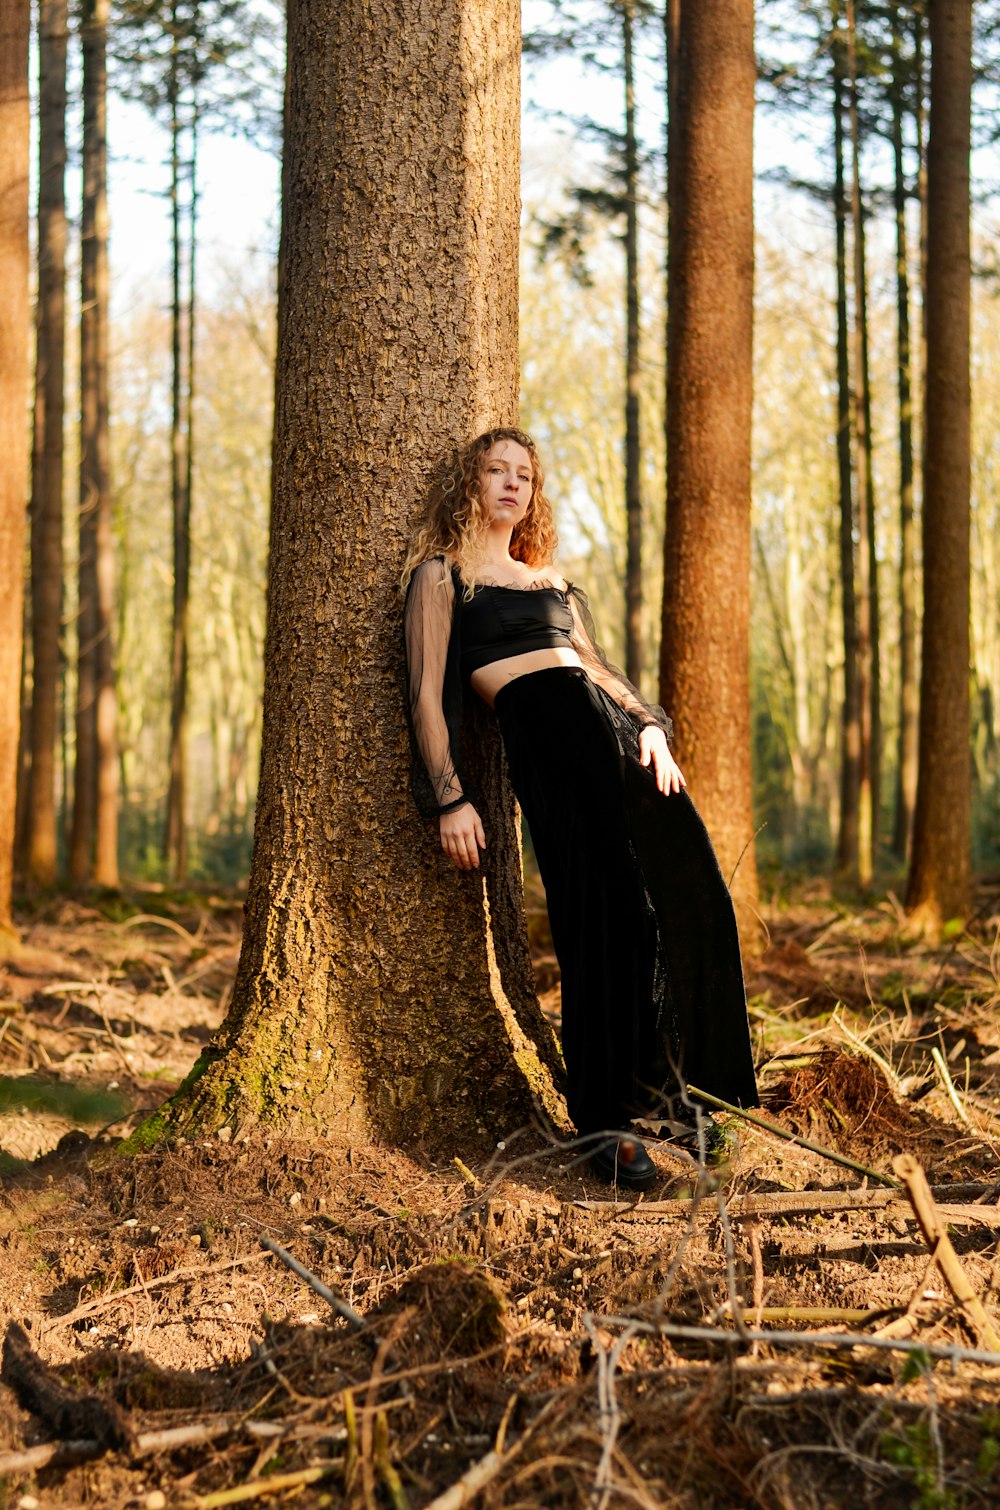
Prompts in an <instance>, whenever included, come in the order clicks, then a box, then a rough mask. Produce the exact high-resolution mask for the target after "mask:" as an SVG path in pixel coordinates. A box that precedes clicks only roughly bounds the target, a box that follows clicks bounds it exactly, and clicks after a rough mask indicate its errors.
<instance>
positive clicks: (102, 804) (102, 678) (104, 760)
mask: <svg viewBox="0 0 1000 1510" xmlns="http://www.w3.org/2000/svg"><path fill="white" fill-rule="evenodd" d="M89 3H90V4H92V6H93V11H92V16H93V20H92V24H91V27H90V30H89V33H88V32H85V34H84V62H83V66H84V76H85V78H86V74H87V70H88V66H89V68H90V71H91V73H92V75H93V79H94V86H93V91H92V99H93V110H94V121H93V132H92V153H93V174H94V178H95V180H96V184H95V190H94V236H93V241H94V246H93V258H94V276H93V285H94V336H93V341H94V389H95V393H96V399H97V413H96V435H95V441H94V458H95V464H96V466H95V469H96V481H97V484H98V486H97V519H96V530H95V539H94V548H95V564H96V574H95V575H96V583H95V588H96V592H95V603H96V610H97V612H96V623H95V631H96V643H95V647H94V648H95V668H94V669H95V682H96V693H97V720H96V723H97V728H96V736H97V810H96V814H95V824H94V884H95V885H97V886H105V887H109V888H114V887H117V886H118V885H119V884H120V880H119V875H118V689H117V685H116V678H115V636H114V621H115V545H114V505H113V500H112V496H111V465H110V435H109V421H108V313H109V297H110V288H109V280H108V199H107V178H108V154H107V30H108V19H109V14H110V7H109V0H89ZM85 132H86V125H85Z"/></svg>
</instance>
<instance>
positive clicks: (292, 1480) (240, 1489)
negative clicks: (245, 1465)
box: [195, 1463, 342, 1510]
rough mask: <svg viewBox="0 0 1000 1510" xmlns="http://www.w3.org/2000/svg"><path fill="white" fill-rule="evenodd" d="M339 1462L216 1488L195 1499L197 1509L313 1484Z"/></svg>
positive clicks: (234, 1502)
mask: <svg viewBox="0 0 1000 1510" xmlns="http://www.w3.org/2000/svg"><path fill="white" fill-rule="evenodd" d="M341 1466H342V1465H341V1464H340V1463H318V1464H317V1465H316V1466H315V1467H314V1468H300V1469H299V1470H298V1472H297V1473H273V1474H271V1476H270V1478H266V1479H253V1480H252V1481H251V1482H250V1483H249V1484H237V1485H236V1486H235V1488H233V1489H217V1490H216V1491H215V1493H214V1494H204V1495H202V1496H201V1497H200V1498H199V1499H196V1500H195V1504H196V1505H197V1506H198V1510H217V1507H219V1506H222V1505H239V1504H242V1503H243V1501H245V1500H257V1499H263V1497H264V1495H265V1494H280V1493H281V1491H282V1490H283V1489H301V1488H302V1487H303V1486H304V1485H305V1484H315V1483H317V1482H318V1481H319V1480H320V1479H325V1478H326V1477H327V1476H328V1475H329V1474H331V1473H336V1472H337V1471H338V1470H339V1469H340V1468H341Z"/></svg>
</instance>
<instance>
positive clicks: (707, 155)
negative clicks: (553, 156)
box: [660, 0, 757, 940]
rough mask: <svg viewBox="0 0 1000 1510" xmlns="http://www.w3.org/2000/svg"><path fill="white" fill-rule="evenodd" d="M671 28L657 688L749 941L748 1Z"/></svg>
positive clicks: (696, 6) (691, 2) (696, 12)
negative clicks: (673, 73) (664, 432)
mask: <svg viewBox="0 0 1000 1510" xmlns="http://www.w3.org/2000/svg"><path fill="white" fill-rule="evenodd" d="M678 42H679V46H678V48H677V56H676V60H671V61H672V62H673V61H675V67H676V86H675V85H674V83H671V84H670V103H671V107H672V108H671V113H670V121H669V133H670V147H669V214H670V237H669V248H668V288H667V298H668V311H667V526H666V537H665V546H664V581H663V640H662V651H661V663H660V695H661V700H662V702H663V704H664V706H665V707H666V709H667V711H668V712H669V713H670V714H671V715H672V716H673V719H674V722H675V727H676V731H677V744H678V751H677V753H678V756H679V759H680V763H681V765H682V766H683V768H684V770H685V773H686V775H687V778H688V781H689V783H690V788H691V793H692V796H693V797H694V799H695V801H696V802H697V804H698V806H699V808H700V810H701V812H702V814H703V816H704V818H705V822H706V823H707V825H708V829H709V832H710V833H711V835H712V838H713V840H714V842H715V845H716V848H717V851H718V854H719V860H720V863H721V865H722V869H723V873H724V874H725V876H726V878H727V880H728V879H729V878H730V877H732V876H733V875H734V872H735V873H736V874H735V880H734V882H733V891H734V897H735V899H736V901H737V909H738V916H739V918H740V924H741V933H742V934H743V936H744V938H745V939H746V940H750V939H751V938H752V936H753V935H752V924H753V921H754V914H755V909H756V904H757V872H756V864H755V858H754V850H753V811H752V801H751V798H752V787H751V769H750V692H749V685H750V683H749V626H750V423H751V396H752V365H751V361H752V314H753V104H754V80H755V66H754V45H753V3H752V0H718V3H717V4H715V5H713V6H711V7H709V6H705V5H704V4H701V3H699V0H681V5H680V19H679V29H678ZM672 71H673V70H672ZM737 866H738V871H737ZM741 903H742V905H740V904H741Z"/></svg>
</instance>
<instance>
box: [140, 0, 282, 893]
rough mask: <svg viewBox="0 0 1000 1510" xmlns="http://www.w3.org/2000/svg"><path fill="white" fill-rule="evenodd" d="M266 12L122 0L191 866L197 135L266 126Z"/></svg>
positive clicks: (234, 3) (174, 721)
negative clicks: (158, 278) (164, 474)
mask: <svg viewBox="0 0 1000 1510" xmlns="http://www.w3.org/2000/svg"><path fill="white" fill-rule="evenodd" d="M273 31H274V18H273V16H272V15H271V14H270V13H269V12H268V11H266V10H263V9H262V8H261V7H260V6H259V5H254V4H251V3H248V0H120V10H119V33H120V40H119V46H118V53H117V56H118V64H119V75H118V76H119V80H120V85H121V87H122V88H123V90H124V91H125V93H126V94H127V95H129V96H130V97H132V98H135V99H138V100H140V101H142V103H144V104H145V105H146V107H147V108H148V109H149V110H150V111H151V112H152V114H153V115H154V116H156V117H157V118H158V119H161V120H163V122H164V124H165V125H166V128H167V132H168V137H169V147H168V163H169V174H170V178H169V188H168V198H169V203H170V225H171V238H170V244H171V259H170V280H171V300H170V309H171V321H170V351H171V389H170V415H171V422H170V496H171V510H172V525H171V533H172V539H173V595H172V602H171V639H170V730H169V752H168V781H167V792H166V807H165V819H164V845H163V847H164V852H165V855H166V858H167V867H168V871H169V873H170V874H171V875H172V876H173V877H174V878H175V879H182V878H183V877H184V876H185V875H186V873H187V868H188V830H187V807H188V752H187V746H188V712H189V686H188V664H189V610H190V594H191V519H192V507H193V498H192V493H193V482H194V475H195V468H194V437H193V416H194V412H195V393H196V377H195V355H196V311H195V304H196V289H197V245H198V236H197V223H198V198H199V183H198V144H199V139H200V135H201V133H202V132H203V131H204V130H206V129H211V128H212V126H213V125H216V126H217V125H219V124H220V123H222V122H225V123H226V125H227V126H229V127H230V128H232V127H233V126H238V127H239V128H241V129H243V130H246V131H248V132H250V133H251V134H259V135H261V136H262V137H264V138H267V137H271V138H273V137H274V136H275V134H276V130H277V126H276V110H275V106H274V101H273V96H274V87H273V86H274V80H273V78H269V77H268V73H267V70H266V67H262V66H261V64H262V60H263V59H266V58H267V56H268V44H269V43H270V42H271V40H272V38H273Z"/></svg>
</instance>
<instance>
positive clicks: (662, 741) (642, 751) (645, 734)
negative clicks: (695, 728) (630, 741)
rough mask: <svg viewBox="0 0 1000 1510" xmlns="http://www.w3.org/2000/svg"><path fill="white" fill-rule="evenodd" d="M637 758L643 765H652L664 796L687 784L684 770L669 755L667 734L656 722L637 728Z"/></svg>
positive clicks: (677, 790)
mask: <svg viewBox="0 0 1000 1510" xmlns="http://www.w3.org/2000/svg"><path fill="white" fill-rule="evenodd" d="M639 760H640V762H641V763H642V764H643V765H652V767H653V774H654V775H655V777H656V785H657V786H658V787H659V789H660V791H661V792H662V793H663V794H664V796H666V797H669V796H670V793H671V792H679V791H680V789H681V787H682V786H687V782H686V781H685V780H684V772H683V771H682V770H681V768H680V766H679V765H678V764H677V762H676V760H675V759H674V757H673V756H672V755H671V753H670V748H669V746H668V744H667V736H666V735H665V734H664V732H663V730H662V729H661V728H660V727H659V725H658V724H647V725H646V727H645V728H644V729H640V730H639Z"/></svg>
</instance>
